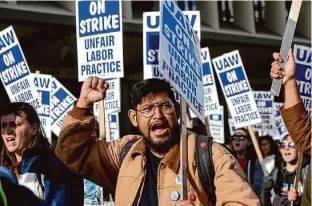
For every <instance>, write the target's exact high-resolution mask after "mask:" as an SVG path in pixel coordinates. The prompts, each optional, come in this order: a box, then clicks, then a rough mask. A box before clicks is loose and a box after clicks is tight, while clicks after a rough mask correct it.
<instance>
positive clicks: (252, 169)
mask: <svg viewBox="0 0 312 206" xmlns="http://www.w3.org/2000/svg"><path fill="white" fill-rule="evenodd" d="M231 139H232V146H233V153H234V154H235V156H236V158H237V160H238V163H239V164H240V166H241V168H242V169H243V170H244V171H245V173H246V175H247V177H248V181H249V183H250V185H251V186H252V188H253V190H254V191H255V193H256V194H257V195H259V196H260V193H261V185H262V176H263V173H262V169H261V165H260V163H259V161H258V159H257V155H256V152H255V150H254V147H253V145H252V141H251V138H250V135H249V132H248V130H247V129H246V128H238V129H236V130H235V131H234V134H233V135H232V136H231Z"/></svg>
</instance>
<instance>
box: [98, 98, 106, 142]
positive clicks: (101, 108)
mask: <svg viewBox="0 0 312 206" xmlns="http://www.w3.org/2000/svg"><path fill="white" fill-rule="evenodd" d="M99 128H100V138H99V140H104V139H105V138H106V131H105V110H104V100H102V101H100V102H99Z"/></svg>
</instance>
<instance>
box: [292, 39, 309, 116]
mask: <svg viewBox="0 0 312 206" xmlns="http://www.w3.org/2000/svg"><path fill="white" fill-rule="evenodd" d="M294 55H295V61H296V73H295V77H296V80H297V84H298V89H299V93H300V96H301V100H302V102H303V104H304V106H305V108H306V109H307V110H308V112H309V115H310V118H312V101H311V90H312V87H311V76H312V73H311V60H312V50H311V47H306V46H301V45H297V44H295V46H294Z"/></svg>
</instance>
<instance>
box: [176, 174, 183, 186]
mask: <svg viewBox="0 0 312 206" xmlns="http://www.w3.org/2000/svg"><path fill="white" fill-rule="evenodd" d="M176 183H177V184H178V185H181V184H182V176H181V175H178V176H177V177H176Z"/></svg>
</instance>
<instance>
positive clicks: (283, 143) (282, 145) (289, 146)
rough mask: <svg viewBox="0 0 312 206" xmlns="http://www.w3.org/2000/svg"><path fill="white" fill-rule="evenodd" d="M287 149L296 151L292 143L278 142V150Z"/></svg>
mask: <svg viewBox="0 0 312 206" xmlns="http://www.w3.org/2000/svg"><path fill="white" fill-rule="evenodd" d="M286 147H288V148H289V149H296V144H295V143H294V142H279V143H278V148H279V149H286Z"/></svg>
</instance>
